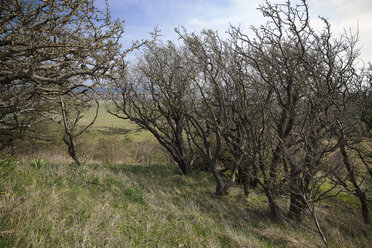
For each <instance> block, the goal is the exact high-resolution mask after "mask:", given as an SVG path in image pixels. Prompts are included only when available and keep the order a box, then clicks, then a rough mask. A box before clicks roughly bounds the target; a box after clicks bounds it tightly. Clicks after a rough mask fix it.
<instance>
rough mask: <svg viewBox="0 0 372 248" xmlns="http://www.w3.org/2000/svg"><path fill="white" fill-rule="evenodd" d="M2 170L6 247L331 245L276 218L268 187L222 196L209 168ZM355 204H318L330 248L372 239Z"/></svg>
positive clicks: (308, 226)
mask: <svg viewBox="0 0 372 248" xmlns="http://www.w3.org/2000/svg"><path fill="white" fill-rule="evenodd" d="M6 168H8V170H7V171H5V169H6ZM1 169H2V171H1V172H2V173H1V176H2V177H1V182H0V191H1V195H0V221H1V222H0V246H1V247H318V246H321V245H322V243H321V240H320V239H319V238H318V236H317V235H316V233H315V229H313V227H312V222H311V220H310V219H305V220H304V221H303V222H302V223H292V224H286V225H279V224H277V223H275V222H274V221H272V220H270V219H269V218H268V216H269V214H268V207H267V203H266V202H265V196H264V195H263V193H261V192H259V191H253V192H252V193H251V194H250V196H249V198H245V197H243V191H242V189H240V188H239V187H234V188H233V189H232V190H231V192H230V194H229V195H227V196H224V197H220V198H216V197H215V196H214V194H213V193H212V192H213V187H214V183H213V179H212V178H211V176H210V175H209V174H207V173H204V172H201V173H199V174H192V175H188V176H182V175H179V174H178V171H177V169H176V167H175V166H164V165H148V166H143V165H128V164H113V163H106V164H88V165H86V166H84V167H82V168H78V167H76V166H74V165H73V164H66V163H64V164H52V163H47V162H46V161H44V160H34V161H33V162H29V163H19V162H10V161H7V160H2V167H1ZM356 202H357V201H356V200H354V199H350V198H347V197H342V196H340V197H338V198H337V199H332V200H330V201H328V202H324V203H323V204H322V207H321V208H319V209H318V213H319V216H320V221H321V225H322V227H323V229H324V231H325V233H326V235H327V237H328V239H329V242H330V247H368V244H371V242H372V237H371V236H370V233H371V228H370V227H367V226H365V225H364V224H363V223H362V222H361V218H359V214H360V213H359V212H358V209H357V208H356V207H355V206H354V204H357V203H356ZM281 204H286V203H285V202H282V203H281ZM331 213H332V215H331ZM356 216H357V217H356Z"/></svg>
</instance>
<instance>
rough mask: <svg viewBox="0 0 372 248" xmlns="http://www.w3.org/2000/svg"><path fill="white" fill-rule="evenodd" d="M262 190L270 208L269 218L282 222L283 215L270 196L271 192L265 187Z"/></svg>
mask: <svg viewBox="0 0 372 248" xmlns="http://www.w3.org/2000/svg"><path fill="white" fill-rule="evenodd" d="M264 190H265V194H266V197H267V200H268V201H269V207H270V213H271V216H272V217H273V218H274V219H275V220H277V221H280V222H282V221H283V220H284V215H283V212H282V210H281V209H280V207H279V206H278V204H277V203H276V201H275V199H274V197H273V195H272V192H271V191H270V189H269V188H267V187H264Z"/></svg>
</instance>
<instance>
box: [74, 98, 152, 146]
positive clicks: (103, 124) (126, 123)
mask: <svg viewBox="0 0 372 248" xmlns="http://www.w3.org/2000/svg"><path fill="white" fill-rule="evenodd" d="M108 104H110V103H107V102H100V108H99V111H98V117H97V119H96V121H95V123H94V125H93V126H92V128H91V130H90V132H89V134H88V135H87V137H90V138H91V139H93V141H96V140H97V139H99V138H100V137H107V136H111V135H115V136H118V137H120V138H121V139H130V140H132V141H136V142H141V141H145V140H148V139H150V140H155V138H154V136H153V135H152V134H151V133H150V132H148V131H146V130H143V129H141V128H140V127H139V126H138V125H137V124H136V123H134V122H131V121H130V120H124V119H120V118H118V117H116V116H113V115H111V114H109V113H108V112H107V106H108ZM95 111H96V109H95V107H94V106H93V107H91V108H90V109H89V111H87V112H86V113H84V117H83V118H82V119H81V121H80V124H81V125H84V124H85V125H86V124H88V123H90V122H91V120H92V119H93V118H94V116H95ZM92 133H93V134H92Z"/></svg>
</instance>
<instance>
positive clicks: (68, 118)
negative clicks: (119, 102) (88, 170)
mask: <svg viewBox="0 0 372 248" xmlns="http://www.w3.org/2000/svg"><path fill="white" fill-rule="evenodd" d="M92 103H94V104H95V113H94V115H93V118H92V120H90V122H89V123H88V124H86V125H79V121H80V120H81V119H82V118H83V117H84V116H83V113H84V112H86V111H88V110H89V108H90V107H91V104H92ZM58 104H59V107H60V115H61V116H62V123H63V128H64V136H63V141H64V142H65V144H66V145H67V147H68V153H69V154H70V156H71V157H72V158H73V159H74V161H75V162H76V164H77V165H79V166H80V165H82V161H81V160H80V158H79V156H78V152H77V147H76V141H77V138H78V137H79V136H80V135H82V134H83V133H84V132H85V131H87V130H88V128H89V127H91V126H92V125H93V124H94V122H95V120H96V119H97V116H98V109H99V102H98V100H97V99H96V98H95V97H94V95H93V94H92V93H91V92H90V93H89V94H87V93H86V92H84V94H83V96H79V95H76V94H72V95H71V94H65V95H63V96H60V97H59V99H58Z"/></svg>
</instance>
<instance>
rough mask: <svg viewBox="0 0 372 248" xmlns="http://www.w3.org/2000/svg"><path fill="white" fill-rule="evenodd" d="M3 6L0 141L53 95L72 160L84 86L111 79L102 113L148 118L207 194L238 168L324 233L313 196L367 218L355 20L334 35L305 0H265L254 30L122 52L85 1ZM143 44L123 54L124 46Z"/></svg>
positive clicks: (43, 111) (274, 209) (236, 175)
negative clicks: (209, 183) (203, 175)
mask: <svg viewBox="0 0 372 248" xmlns="http://www.w3.org/2000/svg"><path fill="white" fill-rule="evenodd" d="M0 7H1V19H0V31H1V35H0V53H1V57H0V62H1V63H0V83H1V85H0V97H1V98H0V137H1V139H0V150H1V149H2V148H3V147H6V146H9V145H11V143H12V141H13V140H14V139H16V138H19V137H20V135H21V134H22V132H24V130H27V128H29V127H30V126H31V125H33V124H35V123H36V122H38V121H40V120H41V119H42V118H47V117H51V116H53V117H54V118H55V112H53V111H52V109H53V108H55V106H58V107H59V108H58V109H59V110H60V111H59V115H60V116H61V117H60V119H59V120H62V123H63V126H64V130H65V135H64V142H65V143H66V144H67V146H68V150H69V154H70V155H71V156H72V157H73V159H74V160H75V161H76V163H77V164H81V161H80V159H79V156H78V155H77V153H76V144H75V142H76V141H75V139H76V137H78V136H79V135H81V134H82V133H83V132H84V131H85V130H87V128H89V126H91V125H92V124H93V123H94V120H95V118H96V117H97V115H95V117H94V118H93V119H92V122H91V123H89V124H88V125H87V126H85V127H81V126H79V125H78V121H79V119H80V118H81V113H82V111H83V110H85V109H87V108H88V107H89V104H91V103H94V104H96V107H97V108H96V113H98V101H97V99H96V98H94V93H93V92H94V89H95V88H96V87H106V86H107V83H108V87H107V88H105V91H104V93H102V94H106V96H107V97H108V98H109V99H110V100H111V102H110V103H109V104H108V106H110V107H109V112H110V113H111V114H113V115H115V116H117V117H119V118H122V119H129V120H131V121H134V122H135V123H137V124H138V125H139V126H140V127H142V128H145V129H147V130H149V131H150V132H151V133H152V134H153V135H154V136H155V138H156V139H157V140H158V141H159V143H160V144H161V145H162V146H163V147H164V148H165V149H166V150H167V151H168V152H169V154H170V155H171V156H172V158H173V159H174V161H175V163H176V164H177V165H178V168H179V170H180V172H181V173H182V174H188V173H192V172H193V171H198V170H200V169H205V170H208V171H210V172H211V173H212V175H213V178H214V179H215V182H216V194H217V195H225V194H228V191H229V189H230V188H231V186H232V185H234V183H236V181H237V179H239V182H241V183H243V184H244V189H245V193H246V194H247V195H248V193H249V188H250V187H258V188H259V189H260V190H262V191H263V192H264V193H265V195H266V197H267V200H268V205H269V208H270V211H271V214H272V215H273V217H275V218H276V219H278V220H283V219H287V218H289V219H294V220H301V218H302V216H303V214H304V212H305V211H308V210H309V211H310V213H311V216H312V217H313V219H314V221H315V223H317V225H316V226H317V227H318V229H319V230H318V232H319V234H320V235H322V236H324V235H323V234H322V230H321V229H320V226H319V223H318V222H317V219H316V214H315V208H314V206H315V203H317V202H319V201H321V200H323V199H325V198H328V197H332V196H334V195H337V194H338V193H339V192H340V191H344V192H349V193H351V194H353V195H355V196H356V197H358V199H359V200H360V203H361V206H362V207H361V210H362V215H363V218H364V221H365V223H370V221H371V218H370V213H369V209H368V202H369V200H370V199H369V197H370V194H369V193H370V192H368V189H369V188H370V186H371V182H372V172H371V171H372V170H371V162H372V155H371V144H372V123H371V120H372V112H371V106H372V95H371V94H372V92H371V83H372V69H371V68H372V67H371V65H369V67H363V65H362V64H361V62H359V60H358V55H359V50H358V47H357V42H358V35H357V33H356V34H353V33H345V34H344V35H342V36H339V37H334V36H333V35H332V32H331V26H330V24H329V23H328V22H327V20H326V19H322V18H321V20H322V21H323V28H322V29H321V30H315V29H314V28H312V26H311V21H310V19H309V10H308V4H307V2H306V1H305V0H302V1H300V4H297V5H292V4H291V3H290V2H289V1H288V2H286V3H284V4H271V3H269V2H266V3H265V4H263V5H262V6H260V8H259V11H261V13H262V14H263V15H264V16H265V17H266V18H267V19H268V22H267V23H266V24H265V25H262V26H260V27H252V33H251V34H250V35H248V34H245V33H244V32H242V30H241V29H240V28H239V27H230V29H229V30H228V32H227V38H222V37H221V36H220V35H219V34H218V32H215V31H212V30H204V31H202V32H201V33H200V34H195V33H188V32H187V31H186V30H185V29H179V30H176V32H177V33H178V35H179V43H180V45H176V44H175V43H173V42H171V41H168V42H166V43H162V42H160V41H156V42H146V41H145V42H142V43H135V44H133V46H132V47H131V48H130V49H128V50H126V51H122V50H121V45H120V43H119V39H120V38H121V36H122V34H123V32H124V29H123V25H122V23H121V22H120V21H112V20H111V17H110V14H109V11H107V12H100V11H98V10H97V9H96V8H94V6H93V4H92V2H91V1H88V0H87V1H72V0H61V1H58V0H55V1H53V0H51V1H40V2H33V1H21V0H17V1H12V2H10V3H7V4H5V2H4V1H2V2H1V6H0ZM155 36H156V34H155ZM142 45H143V49H142V50H141V53H140V56H139V59H138V61H136V64H135V65H132V66H128V65H127V64H126V63H125V61H124V57H125V55H126V54H127V53H128V52H129V51H131V50H134V49H137V48H139V47H140V46H142ZM358 63H359V64H358ZM57 119H58V118H57ZM337 157H338V158H339V159H338V160H337V159H333V160H332V158H337ZM283 197H284V198H287V199H289V202H290V204H289V208H288V209H287V210H285V209H283V207H281V206H282V205H281V204H279V203H278V202H279V201H280V198H283ZM322 238H323V241H324V242H325V243H326V242H327V241H326V239H325V237H322Z"/></svg>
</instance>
